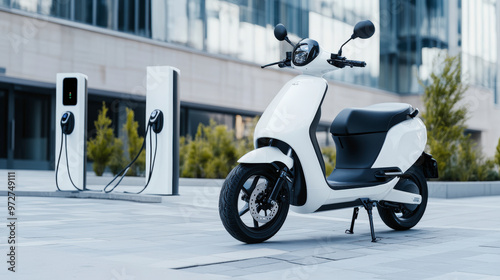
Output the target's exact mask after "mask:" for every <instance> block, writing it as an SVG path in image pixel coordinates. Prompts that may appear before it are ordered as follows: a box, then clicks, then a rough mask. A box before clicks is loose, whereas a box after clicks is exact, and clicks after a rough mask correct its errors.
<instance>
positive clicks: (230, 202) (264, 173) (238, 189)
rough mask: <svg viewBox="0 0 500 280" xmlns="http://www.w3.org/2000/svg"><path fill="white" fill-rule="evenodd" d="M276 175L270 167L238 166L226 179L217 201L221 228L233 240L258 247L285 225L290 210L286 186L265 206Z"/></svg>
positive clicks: (261, 165)
mask: <svg viewBox="0 0 500 280" xmlns="http://www.w3.org/2000/svg"><path fill="white" fill-rule="evenodd" d="M278 177H279V173H278V172H277V170H276V168H274V167H272V166H271V165H270V164H240V165H238V166H236V167H235V168H234V169H233V170H232V171H231V173H229V175H228V176H227V178H226V180H225V181H224V184H223V185H222V189H221V193H220V197H219V215H220V218H221V221H222V224H223V225H224V227H225V228H226V230H227V231H228V232H229V234H231V235H232V236H233V237H234V238H236V239H238V240H240V241H242V242H245V243H260V242H263V241H265V240H267V239H269V238H271V237H272V236H274V235H275V234H276V233H277V232H278V231H279V229H280V228H281V226H282V225H283V223H284V222H285V219H286V216H287V214H288V209H289V207H290V195H289V191H288V187H287V186H286V185H284V186H282V187H281V190H280V192H279V194H278V197H277V199H276V204H274V205H272V204H268V203H267V198H268V197H269V195H270V194H271V192H272V190H273V188H274V186H275V184H276V181H277V179H278Z"/></svg>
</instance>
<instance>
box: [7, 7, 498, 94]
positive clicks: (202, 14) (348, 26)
mask: <svg viewBox="0 0 500 280" xmlns="http://www.w3.org/2000/svg"><path fill="white" fill-rule="evenodd" d="M496 5H497V1H496V0H483V1H474V0H425V1H416V0H356V1H342V0H310V1H308V0H86V1H84V0H0V6H3V7H7V8H11V9H19V10H24V11H27V12H32V13H38V14H41V15H45V16H51V17H56V18H62V19H67V20H71V21H75V22H80V23H84V24H89V25H94V26H98V27H102V28H107V29H111V30H116V31H120V32H126V33H130V34H134V35H138V36H143V37H146V38H151V39H154V40H159V41H163V42H168V43H172V44H176V45H182V46H185V47H188V48H193V49H196V50H199V51H204V52H207V53H211V54H217V55H223V56H228V57H232V58H235V59H239V60H243V61H248V62H254V63H258V64H264V63H268V62H272V61H276V59H277V58H278V57H279V54H280V45H279V44H277V42H276V40H275V39H274V37H273V36H272V34H273V33H272V29H273V27H274V26H275V25H276V24H277V23H283V24H284V25H285V26H286V27H287V30H288V32H289V34H290V37H291V38H292V40H295V41H298V40H300V39H301V38H306V37H311V38H314V39H315V40H317V41H318V42H319V43H320V46H322V47H323V48H324V49H326V50H330V51H332V52H335V51H337V50H338V48H339V46H340V45H341V44H342V43H343V42H344V41H345V40H346V39H347V38H349V36H350V34H351V32H352V27H353V26H354V24H355V23H356V22H357V21H360V20H363V19H370V20H372V21H373V22H374V23H375V25H376V29H377V30H379V32H376V33H375V35H374V37H372V38H371V39H370V40H365V41H363V40H356V41H354V42H353V43H351V44H350V45H347V46H346V48H345V50H344V55H345V56H348V57H350V58H352V59H356V58H362V59H364V60H366V61H367V63H368V65H367V68H368V69H369V71H366V69H353V70H352V71H350V72H349V73H348V72H346V71H337V72H334V73H333V74H332V75H331V76H329V78H331V79H333V80H338V81H342V82H348V83H354V84H358V85H363V86H368V87H374V88H380V89H384V90H388V91H391V92H394V93H398V94H416V93H419V92H420V91H421V88H420V86H419V82H418V80H419V79H421V80H423V81H425V80H426V78H427V76H428V75H429V73H430V71H432V67H433V64H434V63H435V58H436V56H437V55H438V54H439V53H441V52H442V50H450V51H451V52H452V53H454V54H457V53H459V52H460V53H461V57H462V60H463V66H464V69H465V71H464V74H465V75H466V80H467V81H468V82H469V83H470V84H473V85H479V86H484V87H487V88H490V89H492V90H493V91H494V92H495V95H496V76H497V66H496V64H497V51H496V49H497V33H496V32H497V30H496V21H497V14H496ZM480 31H481V32H480ZM281 47H284V46H283V45H282V46H281Z"/></svg>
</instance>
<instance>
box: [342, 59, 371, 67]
mask: <svg viewBox="0 0 500 280" xmlns="http://www.w3.org/2000/svg"><path fill="white" fill-rule="evenodd" d="M345 62H346V64H347V65H349V66H351V67H365V66H366V62H364V61H358V60H346V61H345Z"/></svg>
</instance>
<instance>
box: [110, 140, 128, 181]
mask: <svg viewBox="0 0 500 280" xmlns="http://www.w3.org/2000/svg"><path fill="white" fill-rule="evenodd" d="M114 140H115V141H114V145H113V146H114V152H113V154H112V155H111V158H110V160H109V164H108V167H109V170H110V171H111V173H113V175H116V174H118V172H120V171H121V170H122V169H123V168H124V167H125V164H126V163H127V159H126V158H125V156H124V155H123V141H122V140H121V139H120V138H115V139H114Z"/></svg>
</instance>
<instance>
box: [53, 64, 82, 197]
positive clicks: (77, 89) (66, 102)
mask: <svg viewBox="0 0 500 280" xmlns="http://www.w3.org/2000/svg"><path fill="white" fill-rule="evenodd" d="M87 79H88V78H87V76H86V75H84V74H80V73H58V74H57V82H56V148H55V150H56V157H55V159H56V163H55V164H56V165H57V161H58V159H59V152H61V156H60V161H59V168H58V173H57V181H58V186H59V189H60V190H62V191H75V188H74V187H73V185H72V183H71V180H72V181H73V183H74V184H75V185H76V187H78V188H80V189H86V178H87V172H86V171H87V170H86V169H87V168H86V165H87V153H86V152H87V149H86V147H87V145H86V140H87ZM66 112H71V113H72V114H73V116H74V128H73V131H72V132H71V133H70V134H68V135H66V136H65V137H64V135H63V137H61V135H62V129H61V118H63V115H64V114H65V113H66ZM65 138H66V139H65ZM61 139H62V141H67V143H66V145H67V159H68V162H66V148H65V147H66V146H65V144H64V142H62V143H61ZM61 144H62V149H61ZM56 168H57V166H56ZM68 169H69V172H68ZM70 176H71V177H70Z"/></svg>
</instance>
